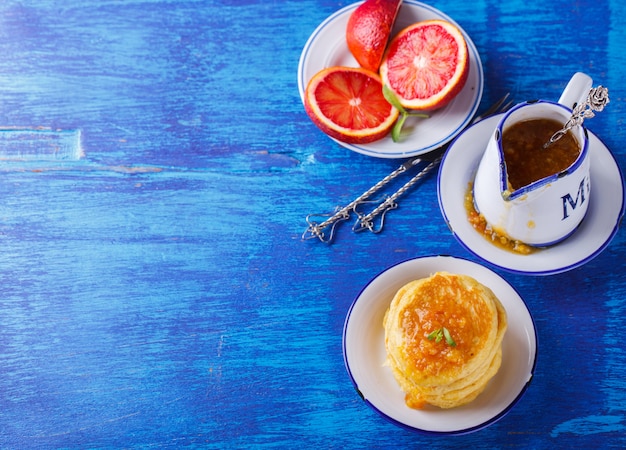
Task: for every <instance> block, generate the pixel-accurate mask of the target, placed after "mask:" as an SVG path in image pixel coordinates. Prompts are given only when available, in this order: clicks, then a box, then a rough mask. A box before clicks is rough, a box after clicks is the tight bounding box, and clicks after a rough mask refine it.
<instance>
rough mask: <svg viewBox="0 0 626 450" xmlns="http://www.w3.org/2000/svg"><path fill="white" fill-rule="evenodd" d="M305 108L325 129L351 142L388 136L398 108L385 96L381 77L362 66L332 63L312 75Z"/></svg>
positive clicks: (328, 132)
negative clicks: (332, 65)
mask: <svg viewBox="0 0 626 450" xmlns="http://www.w3.org/2000/svg"><path fill="white" fill-rule="evenodd" d="M304 109H305V110H306V112H307V114H308V115H309V117H310V118H311V120H312V121H313V123H315V125H317V126H318V128H320V129H321V130H322V131H323V132H324V133H326V134H328V135H329V136H331V137H333V138H335V139H337V140H339V141H342V142H346V143H349V144H366V143H369V142H374V141H377V140H379V139H382V138H383V137H385V136H386V135H387V134H388V133H389V131H390V130H391V128H392V127H393V125H394V123H395V121H396V120H397V119H398V115H399V112H398V110H397V109H396V108H394V107H393V106H391V105H390V104H389V102H388V101H387V100H386V99H385V97H384V96H383V85H382V83H381V80H380V77H379V76H378V75H377V74H375V73H374V72H371V71H369V70H365V69H363V68H360V67H358V68H357V67H329V68H327V69H323V70H321V71H320V72H318V73H317V74H315V75H314V76H313V78H311V80H310V81H309V83H308V85H307V88H306V90H305V94H304Z"/></svg>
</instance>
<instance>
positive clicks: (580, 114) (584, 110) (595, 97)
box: [543, 86, 609, 148]
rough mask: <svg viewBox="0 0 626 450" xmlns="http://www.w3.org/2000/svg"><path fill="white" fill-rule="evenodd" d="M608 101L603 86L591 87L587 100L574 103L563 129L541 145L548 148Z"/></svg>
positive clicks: (601, 108) (605, 89)
mask: <svg viewBox="0 0 626 450" xmlns="http://www.w3.org/2000/svg"><path fill="white" fill-rule="evenodd" d="M608 103H609V90H608V89H607V88H605V87H603V86H598V87H596V88H591V90H590V91H589V95H588V96H587V100H585V102H584V103H580V104H578V105H576V107H575V108H574V111H573V112H572V117H570V119H569V120H568V121H567V122H566V123H565V125H564V126H563V129H561V130H559V131H557V132H556V133H554V134H553V135H552V137H551V138H550V140H549V141H548V142H546V143H545V144H544V145H543V148H548V147H549V146H550V145H551V144H554V143H555V142H556V141H558V140H559V139H561V138H562V137H563V136H565V134H566V133H567V132H568V131H569V130H570V129H571V128H574V127H575V126H577V125H582V123H583V121H584V120H585V119H586V118H591V117H594V116H595V113H594V111H597V112H600V111H602V110H603V109H604V107H605V106H606V105H607V104H608Z"/></svg>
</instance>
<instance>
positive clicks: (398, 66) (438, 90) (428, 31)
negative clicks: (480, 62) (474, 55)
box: [380, 20, 470, 110]
mask: <svg viewBox="0 0 626 450" xmlns="http://www.w3.org/2000/svg"><path fill="white" fill-rule="evenodd" d="M469 64H470V63H469V52H468V49H467V43H466V42H465V39H464V37H463V34H462V33H461V31H460V30H459V29H458V28H457V27H456V26H455V25H453V24H451V23H450V22H447V21H444V20H428V21H423V22H418V23H416V24H413V25H410V26H408V27H406V28H405V29H404V30H402V31H400V33H398V34H397V35H396V36H395V37H394V38H393V40H392V41H391V42H390V43H389V47H388V48H387V52H386V54H385V56H384V57H383V61H382V63H381V66H380V75H381V78H382V81H383V83H384V84H386V85H387V86H388V87H389V88H390V89H391V90H392V91H393V92H394V93H395V94H396V96H397V97H398V99H399V101H400V103H401V104H402V106H403V107H405V108H407V109H412V110H434V109H437V108H441V107H443V106H445V105H447V104H448V103H449V102H450V101H452V99H454V97H456V96H457V95H458V94H459V92H460V91H461V90H462V89H463V86H464V85H465V82H466V81H467V77H468V75H469Z"/></svg>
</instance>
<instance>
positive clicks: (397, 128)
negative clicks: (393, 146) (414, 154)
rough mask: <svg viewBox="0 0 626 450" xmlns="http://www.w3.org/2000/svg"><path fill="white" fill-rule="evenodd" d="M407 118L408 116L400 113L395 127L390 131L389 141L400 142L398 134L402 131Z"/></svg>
mask: <svg viewBox="0 0 626 450" xmlns="http://www.w3.org/2000/svg"><path fill="white" fill-rule="evenodd" d="M407 117H408V115H407V114H406V113H405V112H401V113H400V117H398V120H396V123H395V125H394V126H393V128H392V129H391V139H392V140H393V142H400V132H401V131H402V126H403V125H404V121H405V120H406V118H407Z"/></svg>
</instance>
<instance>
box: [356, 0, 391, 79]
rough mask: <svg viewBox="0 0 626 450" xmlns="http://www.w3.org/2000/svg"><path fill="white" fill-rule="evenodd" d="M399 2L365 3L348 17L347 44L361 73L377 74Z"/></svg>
mask: <svg viewBox="0 0 626 450" xmlns="http://www.w3.org/2000/svg"><path fill="white" fill-rule="evenodd" d="M401 4H402V0H366V1H365V2H364V3H362V4H361V5H359V6H358V7H357V8H356V9H355V10H354V11H353V12H352V14H350V18H349V19H348V25H347V27H346V42H347V44H348V49H349V50H350V53H352V56H354V58H355V59H356V60H357V62H358V63H359V65H360V66H361V67H363V68H364V69H369V70H371V71H373V72H378V68H379V67H380V62H381V61H382V59H383V55H384V53H385V49H386V48H387V43H388V42H389V36H390V34H391V29H392V28H393V24H394V22H395V20H396V16H397V15H398V10H399V9H400V5H401Z"/></svg>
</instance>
